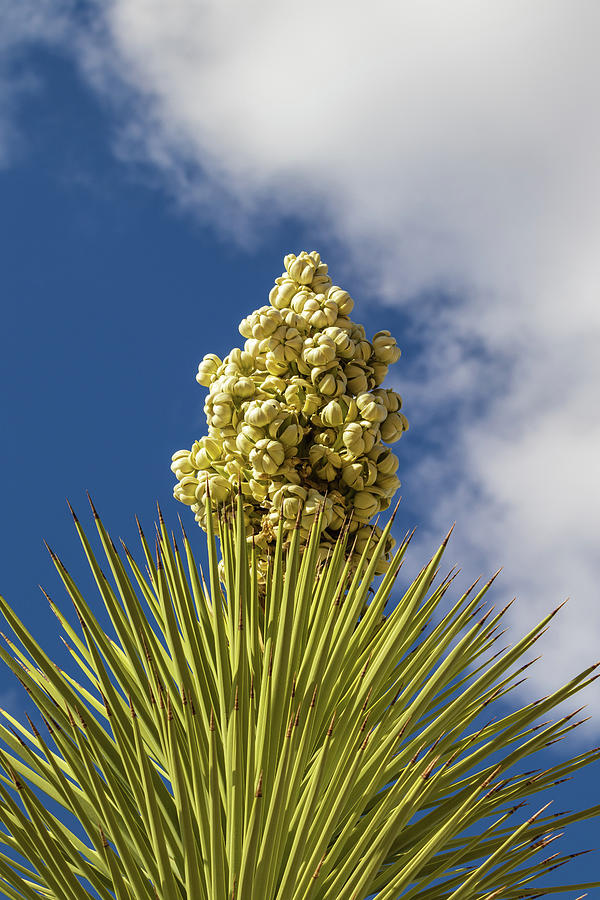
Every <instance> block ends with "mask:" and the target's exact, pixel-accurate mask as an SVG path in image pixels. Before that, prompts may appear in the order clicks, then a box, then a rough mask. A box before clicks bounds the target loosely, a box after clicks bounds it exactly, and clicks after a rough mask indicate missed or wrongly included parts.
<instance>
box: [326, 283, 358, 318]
mask: <svg viewBox="0 0 600 900" xmlns="http://www.w3.org/2000/svg"><path fill="white" fill-rule="evenodd" d="M327 297H328V299H329V300H333V301H334V302H335V304H336V305H337V308H338V311H339V315H340V316H349V315H350V313H351V312H352V310H353V309H354V300H353V299H352V297H351V296H350V294H349V293H348V291H344V290H342V288H341V287H338V286H337V284H334V285H332V286H331V287H330V288H329V290H328V292H327Z"/></svg>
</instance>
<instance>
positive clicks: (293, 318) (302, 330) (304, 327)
mask: <svg viewBox="0 0 600 900" xmlns="http://www.w3.org/2000/svg"><path fill="white" fill-rule="evenodd" d="M281 315H282V318H283V321H284V323H285V324H286V325H287V327H288V328H295V329H296V331H297V332H298V334H301V335H302V336H303V337H304V335H306V334H307V332H308V331H310V325H309V324H308V322H307V321H306V319H305V318H303V317H302V316H301V315H298V313H297V312H294V310H293V309H284V310H282V312H281Z"/></svg>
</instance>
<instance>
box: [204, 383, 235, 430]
mask: <svg viewBox="0 0 600 900" xmlns="http://www.w3.org/2000/svg"><path fill="white" fill-rule="evenodd" d="M211 399H212V402H211V403H210V404H206V405H205V407H204V408H205V410H207V416H208V424H209V425H210V426H211V427H212V428H224V427H225V425H229V424H230V423H231V422H232V420H233V414H234V408H233V397H232V396H231V394H225V393H223V392H220V393H218V394H216V396H215V397H214V398H211Z"/></svg>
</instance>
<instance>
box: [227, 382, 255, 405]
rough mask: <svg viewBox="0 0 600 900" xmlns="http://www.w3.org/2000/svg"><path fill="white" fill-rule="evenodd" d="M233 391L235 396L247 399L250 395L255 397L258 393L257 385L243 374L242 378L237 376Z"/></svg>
mask: <svg viewBox="0 0 600 900" xmlns="http://www.w3.org/2000/svg"><path fill="white" fill-rule="evenodd" d="M231 393H232V394H233V396H234V397H237V398H240V399H241V398H243V399H245V400H247V399H248V397H253V396H254V394H255V393H256V385H255V384H254V382H253V381H252V379H251V378H247V377H246V376H242V377H241V378H237V379H236V381H235V383H234V384H233V385H232V387H231Z"/></svg>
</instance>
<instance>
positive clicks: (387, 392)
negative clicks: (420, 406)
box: [372, 388, 402, 412]
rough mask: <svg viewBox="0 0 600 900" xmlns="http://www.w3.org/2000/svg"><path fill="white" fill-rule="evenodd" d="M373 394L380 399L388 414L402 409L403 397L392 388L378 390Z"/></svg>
mask: <svg viewBox="0 0 600 900" xmlns="http://www.w3.org/2000/svg"><path fill="white" fill-rule="evenodd" d="M372 394H373V396H374V397H379V399H380V400H381V402H382V403H383V405H384V406H385V408H386V409H387V411H388V412H397V411H398V410H399V409H400V408H401V407H402V397H401V396H400V394H397V393H396V391H393V390H392V389H391V388H377V390H375V391H372Z"/></svg>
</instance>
